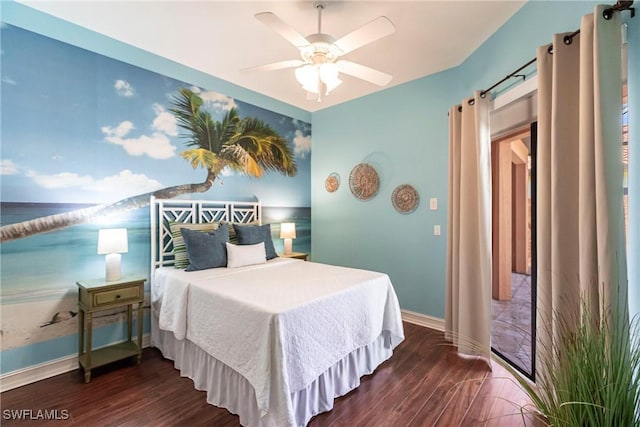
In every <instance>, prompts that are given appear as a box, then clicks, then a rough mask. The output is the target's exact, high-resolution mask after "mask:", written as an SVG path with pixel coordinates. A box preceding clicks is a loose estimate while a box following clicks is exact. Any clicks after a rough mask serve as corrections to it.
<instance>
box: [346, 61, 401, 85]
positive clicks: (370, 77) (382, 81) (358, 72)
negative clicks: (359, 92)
mask: <svg viewBox="0 0 640 427" xmlns="http://www.w3.org/2000/svg"><path fill="white" fill-rule="evenodd" d="M337 64H338V65H339V66H340V71H341V72H343V73H345V74H348V75H350V76H353V77H357V78H359V79H362V80H366V81H368V82H370V83H373V84H375V85H378V86H386V85H387V84H388V83H389V82H390V81H391V79H392V78H393V77H392V76H391V75H389V74H387V73H383V72H382V71H378V70H374V69H373V68H369V67H367V66H364V65H361V64H356V63H355V62H351V61H345V60H341V61H338V62H337Z"/></svg>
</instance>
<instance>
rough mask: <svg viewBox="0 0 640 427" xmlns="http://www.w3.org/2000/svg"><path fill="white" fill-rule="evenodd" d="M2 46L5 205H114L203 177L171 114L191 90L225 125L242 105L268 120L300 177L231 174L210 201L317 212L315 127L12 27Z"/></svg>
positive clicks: (212, 192) (248, 113)
mask: <svg viewBox="0 0 640 427" xmlns="http://www.w3.org/2000/svg"><path fill="white" fill-rule="evenodd" d="M1 40H2V52H1V54H2V61H1V67H2V68H1V75H2V97H1V108H2V110H1V112H2V129H1V132H2V133H1V136H2V147H1V150H2V151H1V153H2V156H1V163H0V171H1V174H2V176H1V179H2V201H8V202H53V203H75V202H82V203H109V202H114V201H117V200H120V199H122V198H124V197H128V196H132V195H136V194H141V193H145V192H149V191H153V190H156V189H160V188H164V187H168V186H172V185H177V184H188V183H197V182H201V181H203V180H204V178H205V176H206V173H205V171H204V170H202V169H199V170H194V169H192V168H191V166H190V165H189V164H188V162H187V161H186V160H184V159H183V158H181V157H180V156H179V153H180V152H181V151H182V150H184V149H185V148H186V146H185V145H184V142H183V139H182V138H180V135H179V134H180V132H181V129H179V128H178V126H177V123H176V120H175V118H174V116H173V115H172V114H171V113H170V112H169V108H170V107H171V98H172V96H175V95H176V94H177V91H178V89H179V88H180V87H189V88H191V89H192V90H194V91H199V92H200V95H201V96H202V98H203V99H204V100H205V102H206V106H207V108H208V109H209V110H210V111H211V112H212V114H213V117H214V118H215V119H217V120H219V119H221V118H222V117H223V115H224V114H225V112H227V111H228V109H229V108H232V107H235V108H237V109H238V111H239V113H240V116H241V117H247V116H254V117H258V118H260V119H262V120H264V121H266V122H267V123H269V124H270V125H271V126H272V127H273V128H275V129H276V130H277V131H278V132H279V133H280V134H281V135H282V136H283V137H284V138H285V139H287V141H289V143H290V144H291V146H292V148H293V150H294V152H295V154H296V161H297V165H298V174H297V175H296V176H295V177H293V178H289V177H285V176H283V175H280V174H277V173H270V174H267V175H265V176H264V177H263V178H261V179H259V180H258V179H253V178H249V177H246V176H241V175H234V174H229V173H223V176H222V182H218V181H217V182H216V183H215V184H214V187H213V188H212V189H211V190H209V192H208V193H207V196H206V198H211V199H227V200H228V199H240V198H250V197H251V196H253V195H257V196H258V197H259V198H260V199H261V200H262V202H263V203H264V204H265V205H270V206H298V207H301V206H310V204H311V201H310V189H309V183H310V155H311V151H310V150H311V126H310V124H308V123H304V122H301V121H298V120H296V119H293V118H290V117H285V116H283V115H281V114H277V113H274V112H271V111H267V110H265V109H262V108H259V107H256V106H253V105H250V104H247V103H244V102H242V101H240V100H236V99H232V98H229V97H227V96H226V95H223V94H220V93H216V92H212V91H209V90H207V88H196V87H193V86H191V85H190V84H187V83H184V82H180V81H177V80H174V79H171V78H168V77H165V76H162V75H160V74H157V73H153V72H150V71H148V70H144V69H142V68H138V67H135V66H132V65H130V64H125V63H123V62H120V61H116V60H113V59H110V58H106V57H104V56H101V55H97V54H94V53H91V52H88V51H85V50H82V49H79V48H77V47H74V46H70V45H67V44H64V43H61V42H59V41H56V40H52V39H49V38H46V37H43V36H40V35H36V34H33V33H31V32H29V31H26V30H22V29H20V28H17V27H13V26H10V25H7V24H3V25H2V37H1ZM43 74H47V75H48V76H49V77H48V78H47V79H43V78H42V75H43ZM193 197H202V196H201V195H195V196H193Z"/></svg>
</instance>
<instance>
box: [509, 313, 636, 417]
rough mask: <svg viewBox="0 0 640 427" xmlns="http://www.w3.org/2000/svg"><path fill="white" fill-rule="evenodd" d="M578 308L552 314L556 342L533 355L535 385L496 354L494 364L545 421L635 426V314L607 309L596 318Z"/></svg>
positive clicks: (537, 415)
mask: <svg viewBox="0 0 640 427" xmlns="http://www.w3.org/2000/svg"><path fill="white" fill-rule="evenodd" d="M582 308H583V309H582V310H581V312H582V314H581V315H580V316H579V319H577V320H578V321H576V319H575V318H571V317H570V316H561V315H558V322H557V323H556V330H555V331H556V338H557V342H558V345H555V346H554V347H553V348H552V349H551V351H547V352H543V353H542V354H541V355H540V357H539V358H538V367H537V372H538V375H537V378H536V383H535V384H532V383H530V382H529V381H528V380H527V379H525V378H524V377H522V376H521V375H520V374H518V372H516V371H515V369H513V368H512V367H511V366H510V365H509V364H508V363H506V362H504V361H502V360H500V359H499V358H498V359H499V363H500V364H501V365H502V366H504V367H505V368H506V369H507V370H508V371H510V372H511V374H513V376H514V378H516V380H517V381H518V383H519V384H520V386H521V387H522V388H523V390H524V391H525V392H526V393H527V394H528V395H529V398H530V399H531V401H532V402H533V405H534V406H535V411H536V412H537V414H536V417H537V418H538V419H539V420H540V421H542V422H543V423H545V424H547V425H549V426H563V427H564V426H568V427H571V426H576V427H587V426H593V427H632V426H640V417H639V409H640V343H639V337H640V335H639V334H638V332H640V330H639V329H638V328H639V327H638V318H637V317H636V318H634V319H633V320H632V321H631V322H629V321H628V320H627V316H621V315H618V314H619V313H617V312H615V311H611V310H608V311H606V312H604V314H603V315H602V316H601V318H602V320H598V319H596V318H595V317H596V316H594V315H592V314H591V311H590V310H588V309H587V308H586V305H585V304H583V305H582ZM567 317H568V318H567ZM545 326H546V327H548V325H542V326H540V325H539V327H545ZM543 350H545V349H543ZM525 410H526V408H522V409H521V411H522V412H523V413H524V412H525ZM526 412H529V410H526Z"/></svg>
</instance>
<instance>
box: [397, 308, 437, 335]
mask: <svg viewBox="0 0 640 427" xmlns="http://www.w3.org/2000/svg"><path fill="white" fill-rule="evenodd" d="M402 320H404V321H405V322H409V323H413V324H414V325H418V326H424V327H425V328H431V329H435V330H436V331H442V332H443V331H444V319H440V318H437V317H432V316H427V315H426V314H421V313H416V312H415V311H409V310H402Z"/></svg>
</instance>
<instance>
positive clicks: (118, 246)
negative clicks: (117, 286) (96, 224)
mask: <svg viewBox="0 0 640 427" xmlns="http://www.w3.org/2000/svg"><path fill="white" fill-rule="evenodd" d="M128 250H129V248H128V244H127V229H126V228H107V229H102V230H99V231H98V254H100V255H106V257H105V272H106V278H107V281H109V282H111V281H114V280H119V279H120V257H121V256H120V254H123V253H126V252H127V251H128Z"/></svg>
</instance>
